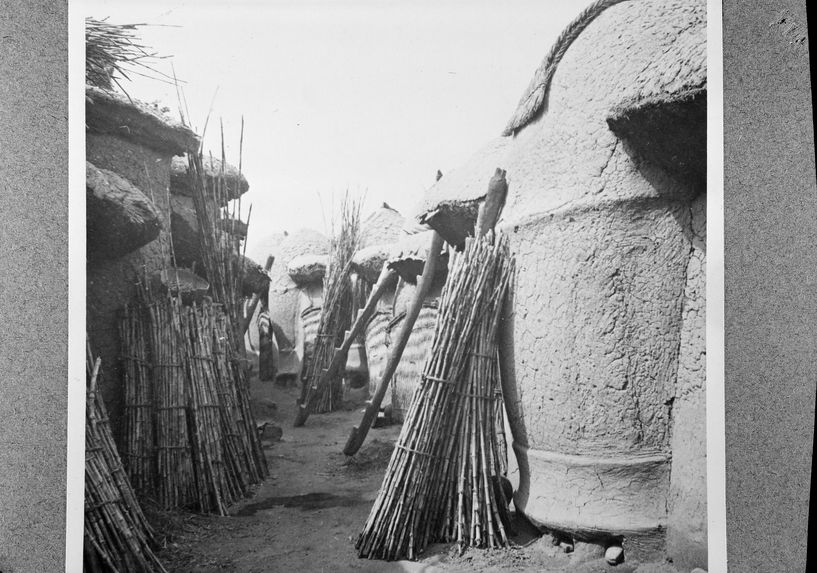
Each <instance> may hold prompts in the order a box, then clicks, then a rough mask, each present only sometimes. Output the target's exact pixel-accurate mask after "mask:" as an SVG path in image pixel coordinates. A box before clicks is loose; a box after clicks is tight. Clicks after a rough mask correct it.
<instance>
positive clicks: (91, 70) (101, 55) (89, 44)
mask: <svg viewBox="0 0 817 573" xmlns="http://www.w3.org/2000/svg"><path fill="white" fill-rule="evenodd" d="M141 26H145V24H112V23H111V22H108V21H107V19H105V20H96V19H94V18H85V83H86V84H88V85H92V86H94V87H98V88H102V89H104V90H112V89H113V86H114V85H116V86H118V87H119V88H120V89H122V86H121V85H120V84H119V79H125V80H130V77H128V74H135V75H140V76H148V77H152V78H154V79H159V80H162V81H166V80H169V79H170V78H168V77H167V76H165V74H162V73H161V72H159V71H157V70H156V69H155V68H153V67H152V66H151V65H150V62H152V61H155V60H159V59H161V57H160V56H159V55H157V54H156V53H155V52H151V51H149V48H147V47H146V46H144V45H143V44H142V43H141V42H140V40H139V37H138V36H137V35H136V33H135V32H136V30H138V29H139V28H140V27H141ZM117 76H118V77H117ZM122 91H123V92H124V91H125V90H124V89H122Z"/></svg>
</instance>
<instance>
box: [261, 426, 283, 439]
mask: <svg viewBox="0 0 817 573" xmlns="http://www.w3.org/2000/svg"><path fill="white" fill-rule="evenodd" d="M262 425H263V428H262V429H261V431H260V434H261V440H263V441H270V442H277V441H279V440H280V439H281V437H282V436H283V435H284V430H283V428H281V426H276V425H275V424H270V423H268V422H267V423H264V424H262Z"/></svg>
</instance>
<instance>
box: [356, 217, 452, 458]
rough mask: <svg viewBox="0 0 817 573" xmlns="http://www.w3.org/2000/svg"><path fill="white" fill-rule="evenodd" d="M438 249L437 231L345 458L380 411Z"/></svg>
mask: <svg viewBox="0 0 817 573" xmlns="http://www.w3.org/2000/svg"><path fill="white" fill-rule="evenodd" d="M442 247H443V238H442V237H441V236H440V234H439V233H438V232H437V231H434V234H433V235H432V237H431V246H430V247H429V248H428V255H427V256H426V262H425V266H424V267H423V274H422V275H421V276H420V280H419V281H418V284H417V292H416V293H415V296H414V300H413V301H412V303H411V307H410V308H409V309H408V312H406V318H405V320H404V321H403V324H401V325H400V331H399V332H398V333H397V340H396V343H395V345H394V346H392V348H391V352H390V353H389V359H388V361H387V362H386V367H385V369H384V371H383V376H382V378H381V379H380V383H379V384H378V386H377V390H375V393H374V396H372V399H371V400H370V401H369V402H368V404H367V405H366V410H365V411H364V413H363V419H362V420H361V422H360V426H356V427H354V428H352V432H351V434H349V439H348V440H347V441H346V446H345V447H344V448H343V453H344V454H346V455H347V456H353V455H355V454H356V453H357V451H358V450H359V449H360V446H361V445H363V441H364V440H365V439H366V434H368V433H369V428H370V427H371V426H372V422H374V419H375V417H376V416H377V413H378V412H379V411H380V404H381V402H383V397H384V396H385V395H386V390H387V389H388V387H389V382H390V381H391V377H392V376H393V375H394V371H395V370H396V369H397V365H398V364H399V363H400V359H401V358H402V357H403V350H404V349H405V347H406V344H407V343H408V338H409V335H410V334H411V330H412V328H414V322H415V321H416V320H417V317H418V316H419V314H420V309H421V308H422V306H423V300H425V297H426V296H427V295H428V292H429V290H431V284H432V283H433V282H434V275H435V273H436V272H437V263H438V261H439V259H440V251H441V250H442Z"/></svg>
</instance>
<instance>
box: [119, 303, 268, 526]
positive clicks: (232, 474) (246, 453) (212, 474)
mask: <svg viewBox="0 0 817 573" xmlns="http://www.w3.org/2000/svg"><path fill="white" fill-rule="evenodd" d="M142 297H143V299H142V300H143V304H144V306H143V307H142V309H140V307H139V306H138V305H131V306H129V307H128V308H127V309H126V312H125V315H124V317H123V319H122V322H121V324H120V331H121V332H123V333H125V334H126V336H125V337H124V338H123V340H122V345H123V349H124V352H125V357H126V363H129V364H130V366H129V367H127V368H126V369H125V394H126V404H125V406H126V426H125V427H126V435H125V443H126V445H127V447H128V448H129V450H128V452H127V454H128V455H127V457H128V460H129V464H128V467H129V472H130V475H133V476H136V477H138V478H139V479H140V482H139V483H140V484H142V486H143V489H142V490H140V493H142V494H145V495H150V494H151V493H154V492H155V497H156V498H157V499H158V501H159V503H160V504H161V505H162V506H163V507H165V508H172V507H195V508H197V509H198V510H199V511H202V512H205V513H217V514H221V515H226V513H227V508H228V507H229V506H230V505H231V504H232V503H233V502H235V501H236V500H237V499H238V498H240V497H242V496H244V495H246V494H247V493H248V491H249V487H250V486H251V485H252V484H255V483H258V482H260V481H261V480H262V479H263V478H264V477H265V476H266V475H267V466H266V459H265V457H264V454H263V450H262V449H261V445H260V440H259V438H258V433H257V431H256V428H255V422H254V420H253V417H252V414H251V412H250V404H249V396H248V394H249V391H248V388H247V385H246V378H244V371H243V368H241V366H240V364H239V362H238V361H237V360H236V359H235V350H234V348H233V347H232V345H231V338H230V336H229V325H228V323H229V319H228V317H227V316H226V315H225V313H224V312H223V309H222V306H221V305H218V304H213V303H208V302H205V303H203V304H200V305H198V304H194V305H192V306H182V305H181V303H180V301H179V299H178V298H177V297H166V296H159V297H154V296H153V295H152V293H151V292H150V290H149V289H145V290H144V291H143V294H142ZM144 309H146V310H147V311H146V312H145V310H144ZM145 333H150V335H149V336H146V334H145ZM128 357H130V358H128ZM137 357H139V361H138V362H137V361H136V358H137ZM136 366H139V368H136ZM143 370H147V371H148V372H151V371H152V373H153V376H152V378H146V377H144V376H141V374H143ZM134 374H140V375H139V376H134ZM134 401H136V402H138V403H133V402H134ZM131 448H132V450H131Z"/></svg>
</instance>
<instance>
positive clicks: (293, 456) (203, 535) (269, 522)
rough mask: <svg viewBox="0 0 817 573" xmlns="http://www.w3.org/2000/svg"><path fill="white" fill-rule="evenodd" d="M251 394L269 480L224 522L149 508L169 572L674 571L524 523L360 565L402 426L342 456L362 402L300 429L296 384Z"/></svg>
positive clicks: (262, 387)
mask: <svg viewBox="0 0 817 573" xmlns="http://www.w3.org/2000/svg"><path fill="white" fill-rule="evenodd" d="M252 389H253V395H254V398H255V399H256V401H258V402H259V403H260V404H259V405H258V407H257V412H256V416H257V421H258V423H259V424H260V423H263V422H269V425H268V426H267V428H266V431H265V438H264V451H265V452H266V455H267V461H268V463H269V467H270V477H269V478H268V479H267V480H266V481H265V482H264V483H263V484H262V485H261V486H260V487H259V488H258V490H257V491H256V492H255V495H254V496H253V497H251V498H249V499H247V500H245V501H243V502H241V503H238V504H236V505H234V506H233V507H232V508H231V509H230V514H231V515H230V516H229V517H215V516H202V515H195V514H190V513H183V512H173V513H165V512H161V513H160V512H156V511H151V510H150V509H148V514H149V515H150V516H151V520H152V521H153V522H154V524H155V526H156V529H157V531H158V533H159V534H160V536H161V537H162V538H163V544H164V546H165V549H163V550H162V551H161V552H160V554H159V557H160V559H162V561H163V563H165V565H166V567H167V568H168V570H169V571H179V572H191V573H192V572H204V571H236V572H242V573H252V572H268V571H269V572H275V571H287V572H289V571H293V572H300V571H305V572H311V571H314V572H323V571H326V572H332V573H337V572H343V571H363V572H366V571H370V572H374V571H385V572H391V571H394V572H398V571H407V572H417V571H428V572H431V571H446V572H449V571H450V572H454V571H476V572H488V571H542V572H556V571H571V572H575V573H597V572H604V571H615V572H616V573H632V572H634V571H637V572H638V573H676V570H675V569H674V568H673V567H672V566H671V565H670V564H667V563H652V564H638V563H634V562H630V561H629V560H628V561H625V562H624V563H622V564H620V565H618V566H615V567H613V566H610V565H607V564H606V563H605V561H604V559H603V557H602V556H601V555H599V554H598V553H597V552H595V553H594V552H593V551H592V550H591V547H589V546H582V545H577V546H576V551H575V552H573V553H569V554H568V553H564V552H563V551H562V550H561V549H560V548H558V547H555V546H554V545H553V543H552V542H551V537H550V536H549V535H546V536H544V537H539V536H538V532H536V531H535V529H534V528H532V527H531V526H530V525H529V524H527V523H526V522H525V521H524V520H523V518H521V517H519V518H517V526H518V527H517V528H518V530H519V532H518V535H517V536H515V537H514V539H513V540H514V543H515V546H514V547H511V548H509V549H503V550H491V551H486V550H477V549H470V550H468V551H466V552H465V554H464V555H462V556H458V555H457V552H456V550H455V548H454V547H453V546H450V545H442V544H438V545H433V546H431V547H429V548H428V549H427V550H426V552H425V554H424V556H423V558H422V559H420V560H419V561H417V562H410V561H397V562H385V561H370V560H366V559H359V558H358V557H357V554H356V552H355V549H354V540H355V538H356V537H357V535H358V533H359V532H360V530H361V528H362V527H363V524H364V522H365V521H366V518H367V516H368V514H369V509H370V508H371V505H372V502H373V501H374V499H375V497H376V496H377V492H378V489H379V488H380V483H381V481H382V478H383V472H384V470H385V469H386V466H387V465H388V461H389V457H390V455H391V451H392V447H393V445H394V442H395V441H396V440H397V437H398V435H399V433H400V426H390V427H386V428H378V429H372V430H370V432H369V435H368V436H367V438H366V442H365V443H364V445H363V447H362V448H361V450H360V451H359V452H358V453H357V455H356V456H355V457H354V458H352V459H351V460H347V459H346V457H345V456H344V455H343V453H342V452H341V449H342V448H343V445H344V444H345V442H346V438H347V437H348V435H349V431H350V430H351V428H352V426H354V425H356V424H358V423H359V422H360V418H361V413H360V412H361V407H360V406H356V407H352V406H349V407H348V408H347V409H345V410H342V411H338V412H332V413H330V414H321V415H312V416H310V417H309V419H308V420H307V422H306V425H305V426H304V427H302V428H293V427H292V420H293V418H294V414H295V401H296V398H297V395H298V391H297V390H296V389H295V388H281V387H279V386H276V385H275V384H273V383H272V382H258V380H257V378H256V379H255V380H254V381H253V383H252ZM265 401H266V403H267V404H268V405H267V406H263V403H264V402H265ZM271 402H274V403H275V404H276V406H277V407H274V408H273V407H271V406H270V405H269V404H271ZM277 428H280V429H281V430H282V432H279V431H278V429H277ZM279 436H280V437H279Z"/></svg>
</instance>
